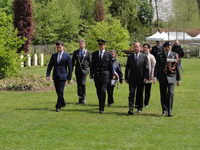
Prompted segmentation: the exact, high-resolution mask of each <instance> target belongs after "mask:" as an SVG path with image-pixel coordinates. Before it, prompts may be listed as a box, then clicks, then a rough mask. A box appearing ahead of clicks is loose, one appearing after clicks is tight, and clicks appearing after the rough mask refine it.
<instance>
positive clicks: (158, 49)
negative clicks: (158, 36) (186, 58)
mask: <svg viewBox="0 0 200 150" xmlns="http://www.w3.org/2000/svg"><path fill="white" fill-rule="evenodd" d="M160 52H164V48H163V46H161V43H160V40H157V41H156V45H155V46H153V47H152V49H151V51H150V53H151V54H152V55H153V56H154V57H155V59H156V58H157V56H158V53H160Z"/></svg>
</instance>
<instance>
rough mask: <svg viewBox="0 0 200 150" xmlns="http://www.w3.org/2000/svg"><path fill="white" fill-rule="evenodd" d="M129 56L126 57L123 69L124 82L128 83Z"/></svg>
mask: <svg viewBox="0 0 200 150" xmlns="http://www.w3.org/2000/svg"><path fill="white" fill-rule="evenodd" d="M129 57H130V56H128V59H127V63H126V69H125V82H126V83H128V75H129V71H130V63H129V59H130V58H129Z"/></svg>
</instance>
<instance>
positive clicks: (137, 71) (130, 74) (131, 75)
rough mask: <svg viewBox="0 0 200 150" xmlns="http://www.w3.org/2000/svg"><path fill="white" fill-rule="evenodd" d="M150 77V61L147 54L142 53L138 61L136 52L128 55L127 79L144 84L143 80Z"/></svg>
mask: <svg viewBox="0 0 200 150" xmlns="http://www.w3.org/2000/svg"><path fill="white" fill-rule="evenodd" d="M148 78H149V63H148V59H147V55H146V54H143V53H140V55H139V57H138V61H137V63H136V62H135V57H134V53H133V54H131V55H129V56H128V59H127V64H126V69H125V80H128V82H129V83H132V84H134V85H138V84H144V83H143V80H144V79H148Z"/></svg>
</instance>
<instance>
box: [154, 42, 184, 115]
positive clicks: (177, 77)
mask: <svg viewBox="0 0 200 150" xmlns="http://www.w3.org/2000/svg"><path fill="white" fill-rule="evenodd" d="M163 47H164V49H165V52H161V53H159V54H158V57H157V60H156V67H155V72H154V80H153V82H154V84H156V79H158V81H159V83H160V98H161V106H162V115H163V116H164V115H166V114H168V117H171V116H173V115H172V105H173V100H174V88H175V83H176V81H177V86H179V85H180V84H181V73H180V67H179V58H178V54H177V53H174V52H172V51H171V48H172V46H171V42H170V41H167V42H165V43H164V45H163Z"/></svg>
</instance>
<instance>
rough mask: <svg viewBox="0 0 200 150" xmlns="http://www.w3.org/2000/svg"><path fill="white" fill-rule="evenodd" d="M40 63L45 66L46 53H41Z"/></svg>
mask: <svg viewBox="0 0 200 150" xmlns="http://www.w3.org/2000/svg"><path fill="white" fill-rule="evenodd" d="M40 65H41V66H44V55H43V54H40Z"/></svg>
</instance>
